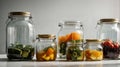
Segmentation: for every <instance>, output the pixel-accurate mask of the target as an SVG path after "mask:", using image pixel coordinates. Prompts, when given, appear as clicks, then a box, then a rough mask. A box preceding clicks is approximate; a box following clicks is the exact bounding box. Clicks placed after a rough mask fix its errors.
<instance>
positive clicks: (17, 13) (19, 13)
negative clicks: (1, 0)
mask: <svg viewBox="0 0 120 67" xmlns="http://www.w3.org/2000/svg"><path fill="white" fill-rule="evenodd" d="M14 15H21V16H28V17H29V16H30V17H31V13H30V12H10V13H9V17H11V16H14Z"/></svg>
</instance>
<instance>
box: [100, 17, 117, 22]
mask: <svg viewBox="0 0 120 67" xmlns="http://www.w3.org/2000/svg"><path fill="white" fill-rule="evenodd" d="M118 22H119V20H118V19H115V18H104V19H100V23H118Z"/></svg>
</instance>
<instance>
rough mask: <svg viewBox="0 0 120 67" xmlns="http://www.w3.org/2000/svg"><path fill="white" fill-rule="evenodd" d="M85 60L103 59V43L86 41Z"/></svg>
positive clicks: (94, 40)
mask: <svg viewBox="0 0 120 67" xmlns="http://www.w3.org/2000/svg"><path fill="white" fill-rule="evenodd" d="M85 57H86V58H85V60H87V61H97V60H102V59H103V49H102V46H101V41H100V40H98V39H86V46H85Z"/></svg>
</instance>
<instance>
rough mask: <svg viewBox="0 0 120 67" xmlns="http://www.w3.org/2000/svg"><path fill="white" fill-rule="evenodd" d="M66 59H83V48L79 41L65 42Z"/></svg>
mask: <svg viewBox="0 0 120 67" xmlns="http://www.w3.org/2000/svg"><path fill="white" fill-rule="evenodd" d="M66 59H67V61H83V60H84V50H83V44H82V43H81V41H71V42H68V43H67V48H66Z"/></svg>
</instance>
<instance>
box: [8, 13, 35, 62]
mask: <svg viewBox="0 0 120 67" xmlns="http://www.w3.org/2000/svg"><path fill="white" fill-rule="evenodd" d="M31 19H32V17H31V13H30V12H10V13H9V16H8V21H7V25H6V51H7V57H8V59H10V60H31V59H32V58H33V56H34V42H33V41H34V27H33V22H32V21H31Z"/></svg>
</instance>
